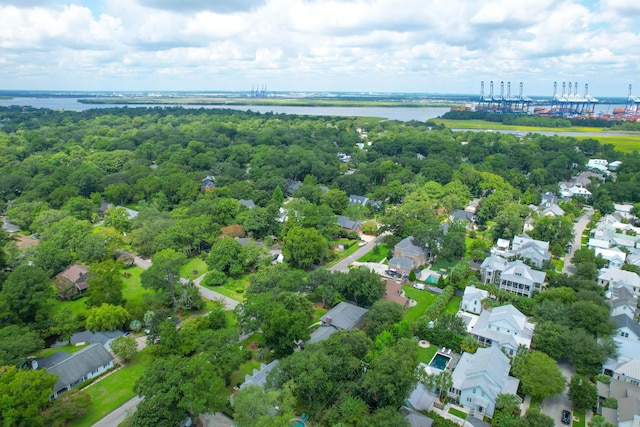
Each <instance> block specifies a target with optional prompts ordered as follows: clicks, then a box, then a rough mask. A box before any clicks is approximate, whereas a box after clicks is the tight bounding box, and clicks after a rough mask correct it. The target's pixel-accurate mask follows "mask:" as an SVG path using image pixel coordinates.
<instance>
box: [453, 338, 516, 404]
mask: <svg viewBox="0 0 640 427" xmlns="http://www.w3.org/2000/svg"><path fill="white" fill-rule="evenodd" d="M510 368H511V365H510V363H509V358H508V357H507V356H506V355H505V354H504V353H503V352H502V350H500V349H499V348H498V347H489V348H479V349H478V350H477V351H476V352H475V353H474V354H471V353H467V352H465V353H463V355H462V357H461V358H460V361H459V362H458V365H457V366H456V368H455V369H454V371H453V374H452V379H453V387H454V388H456V389H458V390H461V391H462V390H467V389H469V388H474V387H478V388H481V389H482V390H483V391H484V392H485V393H486V394H487V395H488V398H490V399H491V400H492V401H493V402H495V399H496V397H497V396H498V395H499V394H501V393H509V390H507V389H510V388H512V387H513V385H514V383H515V386H516V389H517V384H518V382H519V381H518V380H517V379H515V378H514V379H513V380H515V381H513V380H511V379H510V378H513V377H509V369H510ZM513 392H514V394H515V390H514V391H513Z"/></svg>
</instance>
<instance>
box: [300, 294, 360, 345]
mask: <svg viewBox="0 0 640 427" xmlns="http://www.w3.org/2000/svg"><path fill="white" fill-rule="evenodd" d="M367 311H369V310H367V309H366V308H362V307H358V306H357V305H354V304H350V303H348V302H344V301H342V302H340V303H339V304H338V305H336V306H335V307H333V308H332V309H331V310H329V311H328V312H327V313H325V315H324V316H322V317H321V318H320V322H321V325H320V327H319V328H318V329H316V330H315V331H313V332H312V333H311V338H310V339H309V341H307V344H312V343H314V342H319V341H324V340H326V339H327V338H329V337H330V336H331V334H333V333H335V332H337V331H350V330H352V329H356V328H357V329H362V328H363V327H364V318H365V315H366V314H367Z"/></svg>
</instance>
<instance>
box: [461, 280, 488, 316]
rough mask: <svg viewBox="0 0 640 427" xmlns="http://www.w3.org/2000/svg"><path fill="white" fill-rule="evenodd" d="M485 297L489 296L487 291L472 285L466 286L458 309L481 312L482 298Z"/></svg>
mask: <svg viewBox="0 0 640 427" xmlns="http://www.w3.org/2000/svg"><path fill="white" fill-rule="evenodd" d="M485 298H489V292H487V291H485V290H483V289H478V288H476V287H475V286H473V285H471V286H467V287H466V288H464V294H463V295H462V301H461V302H460V310H463V311H467V312H470V313H475V314H480V313H482V300H483V299H485Z"/></svg>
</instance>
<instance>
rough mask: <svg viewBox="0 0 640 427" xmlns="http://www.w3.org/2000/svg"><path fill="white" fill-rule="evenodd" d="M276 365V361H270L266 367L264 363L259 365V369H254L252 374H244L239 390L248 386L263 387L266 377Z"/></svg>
mask: <svg viewBox="0 0 640 427" xmlns="http://www.w3.org/2000/svg"><path fill="white" fill-rule="evenodd" d="M277 365H278V359H275V360H273V361H271V362H270V363H269V364H268V365H265V364H264V363H261V364H260V369H254V370H253V374H252V375H249V374H246V375H245V376H244V382H243V383H242V384H241V385H240V388H244V387H247V386H248V385H257V386H260V387H264V385H265V384H266V382H267V375H269V372H271V371H272V370H273V368H275V367H276V366H277Z"/></svg>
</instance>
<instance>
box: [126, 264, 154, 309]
mask: <svg viewBox="0 0 640 427" xmlns="http://www.w3.org/2000/svg"><path fill="white" fill-rule="evenodd" d="M143 271H144V270H143V269H142V268H140V267H138V266H135V267H131V268H127V269H126V270H124V271H123V273H128V274H129V275H130V276H129V277H125V278H124V289H123V290H122V296H123V297H124V299H126V300H127V301H139V302H142V296H143V295H144V294H148V293H151V292H152V291H151V290H149V289H145V288H143V287H142V284H141V283H140V274H142V272H143Z"/></svg>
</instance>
